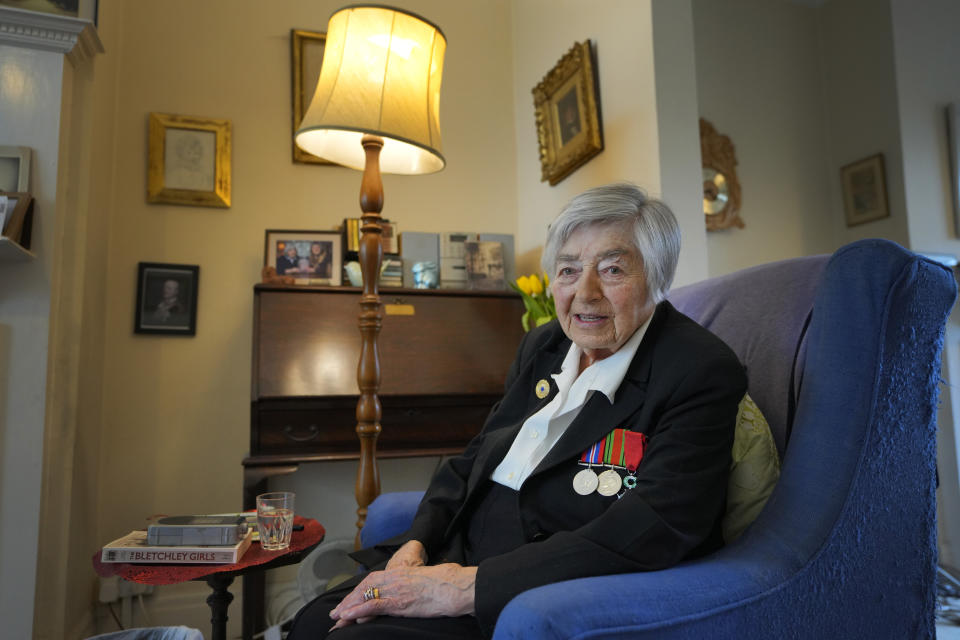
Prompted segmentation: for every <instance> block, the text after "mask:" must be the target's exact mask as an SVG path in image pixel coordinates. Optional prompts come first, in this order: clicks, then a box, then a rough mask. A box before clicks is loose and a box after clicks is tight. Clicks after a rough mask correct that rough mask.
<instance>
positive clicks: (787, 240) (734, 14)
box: [693, 0, 834, 276]
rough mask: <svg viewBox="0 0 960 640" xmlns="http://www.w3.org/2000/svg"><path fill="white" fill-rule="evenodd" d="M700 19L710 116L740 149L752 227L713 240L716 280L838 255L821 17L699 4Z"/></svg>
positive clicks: (765, 1) (757, 4) (708, 1)
mask: <svg viewBox="0 0 960 640" xmlns="http://www.w3.org/2000/svg"><path fill="white" fill-rule="evenodd" d="M693 19H694V32H695V50H696V73H697V100H698V102H699V109H700V116H701V117H703V118H705V119H706V120H708V121H710V122H711V123H712V124H713V125H714V126H715V127H716V129H717V131H718V132H720V133H721V134H724V135H727V136H730V139H731V140H732V141H733V144H734V147H735V149H736V156H737V161H738V166H737V176H738V178H739V180H740V185H741V189H742V194H743V198H742V206H741V210H740V217H741V218H742V219H743V221H744V223H745V227H744V228H743V229H737V228H731V229H724V230H719V231H712V232H710V233H708V234H707V246H708V249H709V262H710V267H709V271H710V275H711V276H714V275H721V274H724V273H729V272H731V271H736V270H738V269H742V268H744V267H748V266H753V265H756V264H760V263H763V262H769V261H773V260H782V259H785V258H793V257H796V256H803V255H810V254H816V253H824V252H828V251H832V250H833V248H834V247H833V246H832V241H831V233H832V224H831V221H830V218H831V215H832V214H833V211H832V210H831V207H830V203H829V197H828V195H829V194H828V193H827V167H826V163H825V162H824V160H825V147H824V134H825V121H824V118H825V111H824V108H823V88H822V78H821V74H820V60H819V56H818V55H817V11H816V10H814V9H811V8H808V7H802V6H797V5H794V4H791V3H787V2H771V1H770V0H724V1H723V2H716V1H715V0H694V2H693ZM701 224H703V222H702V215H701Z"/></svg>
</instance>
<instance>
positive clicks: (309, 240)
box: [263, 229, 343, 287]
mask: <svg viewBox="0 0 960 640" xmlns="http://www.w3.org/2000/svg"><path fill="white" fill-rule="evenodd" d="M342 249H343V239H342V236H341V234H340V232H338V231H285V230H279V229H267V231H266V243H265V247H264V252H263V253H264V258H263V260H264V266H265V267H273V268H275V269H276V270H277V276H286V277H290V276H292V277H293V283H294V284H298V285H301V284H302V285H329V286H334V287H339V286H340V284H341V283H342V282H343V253H342Z"/></svg>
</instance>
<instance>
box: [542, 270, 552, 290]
mask: <svg viewBox="0 0 960 640" xmlns="http://www.w3.org/2000/svg"><path fill="white" fill-rule="evenodd" d="M549 286H550V276H548V275H547V272H546V271H544V272H543V287H544V288H545V289H546V288H547V287H549Z"/></svg>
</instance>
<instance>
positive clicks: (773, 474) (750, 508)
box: [721, 394, 780, 544]
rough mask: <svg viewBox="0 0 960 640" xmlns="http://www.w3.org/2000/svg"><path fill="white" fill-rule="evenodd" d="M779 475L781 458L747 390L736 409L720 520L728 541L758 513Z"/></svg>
mask: <svg viewBox="0 0 960 640" xmlns="http://www.w3.org/2000/svg"><path fill="white" fill-rule="evenodd" d="M779 478H780V458H779V457H778V456H777V447H776V445H775V444H774V442H773V435H772V434H771V433H770V425H768V424H767V421H766V419H765V418H764V417H763V414H762V413H760V409H759V408H757V405H756V403H755V402H754V401H753V398H751V397H750V395H749V394H747V395H746V396H744V397H743V400H741V401H740V410H739V411H738V412H737V426H736V433H735V435H734V438H733V462H732V463H731V466H730V481H729V484H728V485H727V512H726V514H725V515H724V517H723V522H722V523H721V524H722V529H723V539H724V540H725V541H726V542H727V544H729V543H731V542H733V541H734V540H736V539H737V538H739V537H740V534H741V533H743V532H744V530H746V528H747V527H748V526H749V525H750V523H751V522H753V521H754V520H755V519H756V517H757V516H758V515H759V514H760V511H761V510H762V509H763V505H765V504H766V503H767V498H769V497H770V493H771V492H772V491H773V487H774V486H776V484H777V480H778V479H779Z"/></svg>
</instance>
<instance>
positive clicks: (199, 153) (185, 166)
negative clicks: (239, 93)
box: [147, 113, 231, 208]
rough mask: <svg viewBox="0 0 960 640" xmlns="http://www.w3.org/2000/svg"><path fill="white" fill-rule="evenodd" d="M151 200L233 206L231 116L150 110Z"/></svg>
mask: <svg viewBox="0 0 960 640" xmlns="http://www.w3.org/2000/svg"><path fill="white" fill-rule="evenodd" d="M149 126H150V151H149V154H150V161H149V165H148V169H147V202H154V203H167V204H185V205H193V206H197V207H223V208H227V207H229V206H230V144H231V140H230V138H231V127H230V121H229V120H219V119H215V118H195V117H192V116H177V115H170V114H166V113H151V114H150V125H149Z"/></svg>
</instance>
